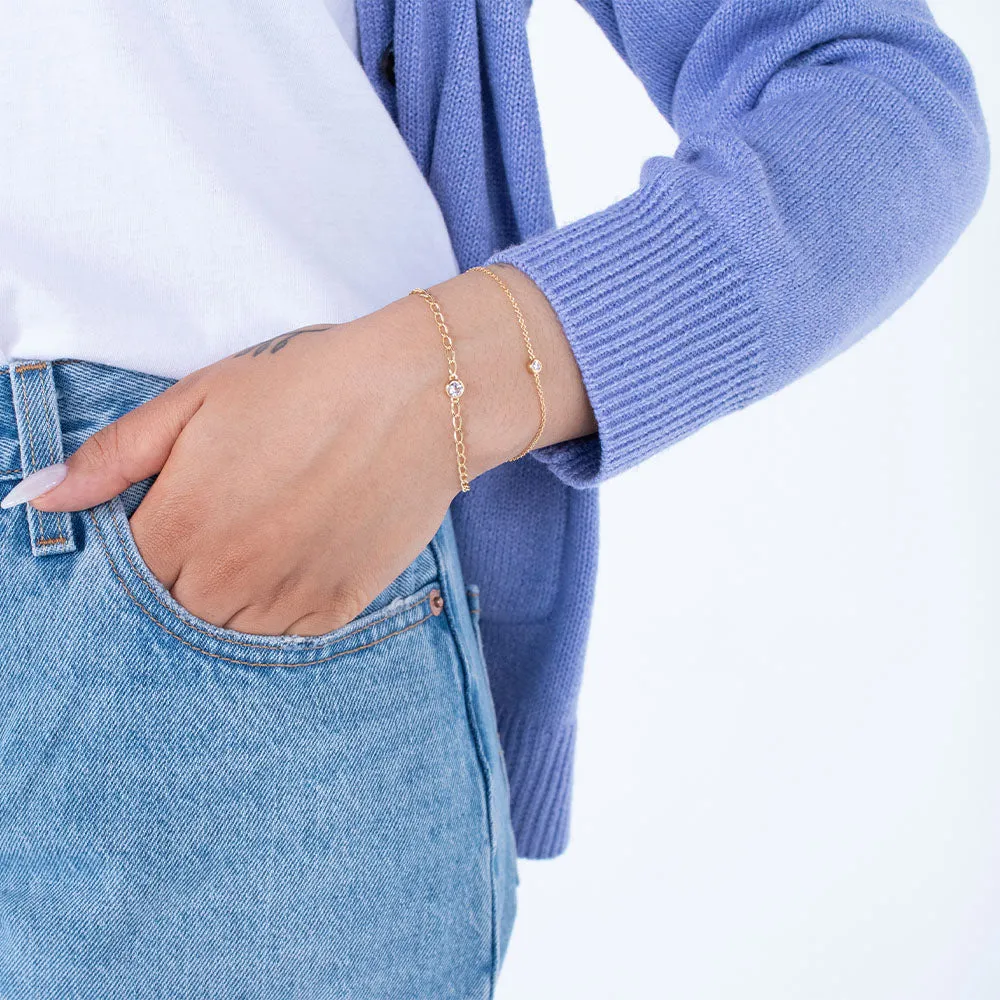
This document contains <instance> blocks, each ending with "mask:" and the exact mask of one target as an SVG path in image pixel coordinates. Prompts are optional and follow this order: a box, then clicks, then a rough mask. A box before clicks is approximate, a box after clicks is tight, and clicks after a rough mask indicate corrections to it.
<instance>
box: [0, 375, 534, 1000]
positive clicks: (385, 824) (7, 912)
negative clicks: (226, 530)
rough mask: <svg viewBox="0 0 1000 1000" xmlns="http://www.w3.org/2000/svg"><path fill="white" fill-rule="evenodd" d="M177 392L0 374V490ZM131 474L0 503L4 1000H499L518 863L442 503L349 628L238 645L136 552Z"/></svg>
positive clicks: (248, 639)
mask: <svg viewBox="0 0 1000 1000" xmlns="http://www.w3.org/2000/svg"><path fill="white" fill-rule="evenodd" d="M169 384H170V382H169V380H167V379H161V378H156V377H152V376H149V375H144V374H141V373H138V372H132V371H126V370H124V369H120V368H114V367H109V366H106V365H99V364H93V363H89V362H81V361H57V362H53V363H46V362H31V361H16V362H13V363H11V364H10V365H7V366H0V481H2V480H6V481H7V482H6V483H3V482H0V495H2V494H3V493H5V492H6V486H7V485H11V486H12V485H13V484H14V482H15V481H16V480H18V479H19V478H20V477H21V476H22V475H26V474H27V473H29V472H31V471H32V470H33V469H36V468H40V467H42V466H44V465H49V464H51V463H52V462H55V461H59V460H61V459H62V457H63V455H64V454H69V453H71V452H72V451H73V450H74V449H75V448H77V447H78V446H79V445H80V444H81V443H82V441H83V440H84V439H85V438H86V437H87V436H89V435H90V434H92V433H93V432H94V431H96V430H97V429H98V428H100V427H101V426H103V425H104V424H107V423H108V422H110V421H111V420H114V419H115V418H117V417H119V416H121V415H122V414H124V413H126V412H127V411H128V410H130V409H132V408H133V407H135V406H137V405H139V404H141V403H143V402H144V401H146V400H148V399H150V398H151V397H153V396H155V395H156V394H157V393H159V392H161V391H162V390H163V389H165V388H166V387H167V386H168V385H169ZM151 482H152V480H147V481H145V482H144V483H139V484H136V485H135V486H133V487H131V488H130V489H129V490H127V491H126V492H125V493H123V494H122V495H120V496H119V497H116V498H115V499H113V500H112V501H110V502H109V503H104V504H101V505H99V506H97V507H94V508H92V509H90V510H85V511H80V512H77V513H73V514H51V513H50V514H40V513H39V512H38V511H35V510H34V509H33V508H30V506H29V507H25V506H22V507H17V508H14V509H11V510H7V511H0V997H2V998H3V1000H28V998H30V1000H126V998H128V1000H138V998H143V1000H145V998H154V997H155V998H162V1000H196V998H197V1000H210V998H211V1000H215V998H218V1000H237V998H239V1000H251V998H267V1000H286V998H287V1000H291V998H296V1000H311V998H315V1000H319V998H324V1000H338V998H345V1000H346V998H351V1000H433V998H438V997H454V998H462V1000H464V998H489V997H491V996H492V995H493V990H494V984H495V980H496V976H497V973H498V970H499V968H500V965H501V962H502V960H503V957H504V954H505V951H506V947H507V942H508V939H509V936H510V932H511V927H512V924H513V920H514V914H515V909H516V902H515V898H516V897H515V887H516V883H517V867H516V854H515V848H514V838H513V832H512V830H511V825H510V808H509V802H508V788H507V779H506V772H505V770H504V764H503V760H502V756H501V752H500V747H499V742H498V739H497V730H496V719H495V716H494V711H493V703H492V700H491V698H490V691H489V686H488V682H487V675H486V670H485V663H484V661H483V653H482V643H481V639H480V635H479V631H478V628H479V626H478V599H479V593H478V588H477V587H476V585H475V584H472V583H468V584H467V583H466V582H465V581H464V580H463V577H462V570H461V566H460V564H459V558H458V553H457V551H456V548H455V537H454V533H453V530H452V524H451V516H450V512H449V514H448V516H446V517H445V520H444V521H443V522H442V524H441V526H440V528H439V529H438V531H437V533H436V535H435V536H434V538H433V540H432V541H431V542H430V544H429V545H428V546H427V547H426V548H425V549H424V551H423V552H421V553H420V555H419V556H417V558H416V559H415V560H414V561H413V563H412V564H411V565H410V566H409V567H407V569H405V570H404V571H403V572H402V573H401V574H400V576H399V577H398V578H397V579H396V580H395V581H393V583H391V584H390V585H389V586H388V587H387V588H386V589H385V590H384V591H383V592H382V593H381V594H379V595H378V597H376V598H375V599H374V600H373V601H372V602H371V604H370V605H369V606H368V607H367V608H365V610H364V611H363V612H362V613H361V614H360V615H358V616H357V617H356V618H355V619H354V620H353V621H352V622H350V623H349V624H347V625H345V626H343V627H342V628H339V629H337V630H336V631H335V632H330V633H327V634H326V635H322V636H318V637H311V638H305V637H293V636H260V635H249V634H245V633H241V632H235V631H231V630H228V629H225V628H219V627H216V626H214V625H212V624H209V623H208V622H206V621H203V620H201V619H199V618H197V617H195V616H194V615H192V614H190V613H189V612H188V611H187V610H185V609H184V608H183V607H181V606H180V605H179V604H178V603H177V602H176V601H175V600H174V599H173V598H172V597H171V595H170V593H169V592H168V591H167V590H165V588H164V587H163V586H161V584H160V583H159V582H158V581H157V580H156V578H155V577H154V576H153V575H152V573H150V571H149V569H148V568H147V567H146V566H145V565H144V564H143V561H142V558H141V556H140V555H139V551H138V549H137V548H136V545H135V542H134V541H133V538H132V535H131V532H130V528H129V516H130V515H131V513H132V512H133V511H134V510H135V508H136V507H137V506H138V504H139V502H140V500H141V499H142V497H143V496H144V495H145V492H146V490H147V489H148V488H149V485H150V484H151ZM330 516H335V512H331V514H330Z"/></svg>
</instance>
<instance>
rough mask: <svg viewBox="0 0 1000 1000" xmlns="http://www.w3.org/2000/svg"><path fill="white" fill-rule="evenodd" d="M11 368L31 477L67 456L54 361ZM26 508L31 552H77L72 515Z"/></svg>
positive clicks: (16, 411)
mask: <svg viewBox="0 0 1000 1000" xmlns="http://www.w3.org/2000/svg"><path fill="white" fill-rule="evenodd" d="M8 370H9V372H10V380H11V391H12V394H13V397H14V414H15V417H16V419H17V435H18V439H19V441H20V444H21V469H22V475H24V476H28V475H30V474H31V473H32V472H37V471H38V469H43V468H45V466H47V465H55V464H56V463H57V462H62V461H63V460H64V458H65V456H64V454H63V440H62V425H61V423H60V422H59V404H58V402H57V400H56V386H55V381H54V379H53V377H52V362H50V361H22V362H17V363H14V364H11V365H10V366H9V367H8ZM24 508H25V511H26V516H27V518H28V533H29V535H30V537H31V551H32V552H33V553H34V554H35V555H36V556H53V555H59V554H60V553H63V552H75V551H76V537H75V534H74V531H73V518H72V515H71V514H69V513H64V512H61V511H60V512H51V513H48V512H43V511H40V510H36V509H35V508H34V507H32V506H31V504H30V503H26V504H25V505H24Z"/></svg>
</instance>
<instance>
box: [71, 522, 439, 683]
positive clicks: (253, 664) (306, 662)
mask: <svg viewBox="0 0 1000 1000" xmlns="http://www.w3.org/2000/svg"><path fill="white" fill-rule="evenodd" d="M88 513H89V514H90V516H91V518H92V519H93V521H94V527H95V528H96V530H97V534H98V537H99V538H100V539H101V545H102V546H103V548H104V554H105V556H106V557H107V560H108V565H109V566H110V567H111V572H112V573H114V575H115V576H116V577H117V578H118V582H119V583H120V584H121V587H122V590H124V591H125V593H126V594H127V595H128V597H129V600H131V601H132V603H133V604H134V605H135V606H136V607H137V608H138V609H139V610H140V611H141V612H142V613H143V614H144V615H145V616H146V617H147V618H149V620H150V621H151V622H152V623H153V624H154V625H156V626H157V627H158V628H161V629H163V631H164V632H166V633H167V635H169V636H171V637H172V638H174V639H176V640H177V641H178V642H179V643H181V644H183V645H185V646H187V647H188V648H189V649H193V650H195V652H198V653H201V654H202V655H203V656H210V657H212V658H213V659H216V660H223V661H224V662H226V663H237V664H240V665H242V666H247V667H258V668H261V669H268V668H271V667H311V666H314V665H315V664H318V663H327V662H329V661H330V660H335V659H337V658H338V657H340V656H347V655H348V654H349V653H357V652H359V651H360V650H362V649H370V648H371V647H372V646H377V645H378V644H379V643H381V642H385V640H386V639H391V638H392V637H393V636H394V635H400V634H401V633H403V632H408V631H409V630H410V629H411V628H416V627H417V626H418V625H422V624H423V623H424V622H425V621H427V619H428V618H434V617H436V615H435V614H434V612H433V611H429V612H428V613H427V614H426V615H424V616H423V618H418V619H417V620H416V621H415V622H410V624H409V625H405V626H404V627H403V628H400V629H396V631H395V632H389V633H388V634H387V635H384V636H382V637H381V638H380V639H375V640H373V641H372V642H366V643H362V644H361V645H360V646H352V647H351V648H350V649H342V650H340V651H339V652H336V653H331V654H330V655H329V656H324V657H321V658H319V659H315V660H304V661H302V662H301V663H258V662H256V661H255V660H237V659H235V658H234V657H231V656H223V655H222V654H221V653H212V652H210V651H209V650H207V649H202V648H201V647H200V646H196V645H195V644H194V643H193V642H188V640H187V639H184V638H182V637H181V636H179V635H178V634H177V633H176V632H172V631H171V630H170V629H169V628H167V626H166V625H164V624H163V622H161V621H160V620H159V619H158V618H157V617H156V616H155V615H153V614H151V613H150V611H149V610H148V609H147V608H145V607H144V606H143V604H142V602H141V601H140V600H139V599H138V598H137V597H136V596H135V594H133V593H132V591H131V590H129V587H128V584H127V583H126V582H125V580H124V578H123V577H122V575H121V574H120V573H119V572H118V568H117V567H116V566H115V563H114V560H113V559H112V557H111V552H110V550H109V549H108V543H107V540H106V539H105V537H104V534H103V532H102V531H101V528H100V525H98V523H97V519H96V518H95V517H94V515H93V513H92V512H91V511H88ZM428 600H430V594H428V595H427V596H426V597H424V598H422V599H421V600H420V601H418V602H417V603H416V604H414V605H411V606H410V607H409V608H407V609H406V610H408V611H409V610H413V609H414V608H418V607H420V605H421V604H423V603H424V602H425V601H428ZM167 610H169V609H167ZM175 617H176V616H175ZM386 617H387V618H388V617H392V616H391V615H387V616H386ZM385 620H386V619H385V618H382V619H380V621H385ZM178 621H180V619H178ZM183 624H185V625H186V626H187V623H186V622H184V623H183ZM372 624H376V623H374V622H373V623H372ZM187 627H190V626H187ZM219 641H220V642H227V641H229V640H226V639H221V640H219Z"/></svg>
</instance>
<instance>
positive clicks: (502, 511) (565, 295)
mask: <svg viewBox="0 0 1000 1000" xmlns="http://www.w3.org/2000/svg"><path fill="white" fill-rule="evenodd" d="M580 2H581V3H582V5H583V6H584V7H585V8H586V9H587V10H588V11H589V13H590V14H591V16H592V17H593V18H594V19H595V21H596V22H597V23H598V24H599V25H600V27H601V29H603V31H604V33H605V35H606V36H607V38H608V39H609V41H610V43H611V45H613V46H614V48H615V49H616V50H617V52H618V54H619V55H620V56H621V58H622V59H623V60H625V62H626V63H627V65H628V66H629V67H630V69H631V70H632V71H633V72H634V73H635V74H636V75H637V76H638V78H639V79H640V80H641V81H642V83H643V85H644V87H645V89H646V91H647V93H648V94H649V96H650V97H651V98H652V100H653V102H654V103H655V105H656V107H657V108H658V109H659V111H660V112H661V114H662V115H663V116H664V117H665V118H666V120H667V121H668V122H669V123H670V124H671V126H672V127H673V128H674V130H675V131H676V132H677V134H678V136H679V138H680V145H679V147H678V149H677V151H676V153H675V155H674V156H673V157H669V156H653V157H651V158H650V159H648V160H646V161H645V163H643V165H642V168H641V172H640V174H639V178H638V184H637V186H636V189H635V190H634V191H633V192H632V193H631V194H629V195H628V196H627V197H625V198H623V199H622V200H621V201H618V202H615V203H614V204H612V205H609V206H608V207H607V208H605V209H603V210H602V211H599V212H596V213H594V214H592V215H589V216H586V217H584V218H582V219H579V220H577V221H575V222H572V223H570V224H568V225H564V226H562V227H559V228H556V227H555V222H554V217H553V213H552V205H551V201H550V195H549V187H548V178H547V174H546V166H545V158H544V152H543V147H542V135H541V129H540V124H539V116H538V109H537V104H536V98H535V91H534V85H533V81H532V72H531V63H530V60H529V53H528V42H527V34H526V20H527V14H528V8H529V6H530V0H395V2H394V0H357V10H358V27H359V34H360V43H361V58H362V65H363V67H364V69H365V72H366V73H367V75H368V78H369V80H370V81H371V83H372V86H373V87H374V88H375V90H376V92H377V93H378V95H379V97H380V98H381V100H382V102H383V103H384V105H385V107H386V108H387V110H388V111H389V113H390V114H391V115H392V117H393V120H394V121H395V123H396V125H397V126H398V128H399V130H400V132H401V133H402V135H403V137H404V139H405V141H406V143H407V145H408V146H409V148H410V150H411V152H412V154H413V156H414V158H415V159H416V161H417V163H418V165H419V166H420V168H421V169H422V171H423V173H424V175H425V177H426V178H427V180H428V181H429V183H430V185H431V188H432V189H433V191H434V193H435V195H436V197H437V199H438V201H439V203H440V205H441V209H442V212H443V214H444V218H445V221H446V224H447V226H448V229H449V232H450V234H451V238H452V241H453V243H454V247H455V253H456V256H457V259H458V262H459V265H460V266H461V267H462V268H463V269H465V268H467V267H470V266H472V265H473V264H480V263H487V262H500V261H503V262H507V263H510V264H513V265H515V266H517V267H518V268H520V269H521V270H523V271H524V272H526V273H527V274H528V275H530V277H531V278H533V279H534V281H535V282H536V283H537V284H538V285H539V287H540V288H541V289H542V291H543V292H544V293H545V294H546V296H547V297H548V298H549V300H550V301H551V303H552V305H553V307H554V309H555V311H556V313H557V315H558V316H559V318H560V320H561V321H562V325H563V328H564V330H565V333H566V336H567V337H568V339H569V342H570V344H571V346H572V349H573V351H574V354H575V356H576V360H577V362H578V363H579V366H580V370H581V372H582V374H583V379H584V384H585V386H586V389H587V392H588V394H589V398H590V401H591V403H592V405H593V408H594V411H595V414H596V417H597V426H598V431H597V433H596V434H593V435H590V436H589V437H586V438H581V439H578V440H577V441H573V442H569V443H563V444H557V445H551V446H548V447H545V448H541V449H538V450H536V451H534V452H533V453H532V454H531V455H529V456H527V457H525V458H523V459H521V460H520V461H519V462H515V463H510V464H507V465H504V466H501V467H499V468H496V469H493V470H491V471H490V472H488V473H486V474H484V475H482V476H480V477H479V478H477V479H476V480H475V481H474V483H473V484H472V489H471V491H470V492H469V493H467V494H460V495H459V496H458V497H456V499H455V501H454V504H453V508H452V511H453V515H454V519H455V529H456V533H457V536H458V542H459V547H460V553H461V558H462V566H463V572H464V573H465V575H466V579H467V580H468V581H470V582H475V583H478V584H479V585H480V587H481V600H482V605H481V607H482V612H481V615H482V617H481V627H482V637H483V644H484V649H485V654H486V659H487V663H488V667H489V673H490V681H491V686H492V691H493V696H494V700H495V703H496V708H497V717H498V722H499V728H500V737H501V743H502V746H503V748H504V751H505V757H506V763H507V773H508V776H509V780H510V789H511V809H512V818H513V822H514V829H515V833H516V836H517V845H518V853H519V855H521V856H522V857H551V856H553V855H556V854H558V853H560V852H561V851H562V850H563V849H564V848H565V846H566V842H567V837H568V817H569V802H570V787H571V777H572V763H573V748H574V734H575V718H576V701H577V693H578V690H579V686H580V677H581V670H582V666H583V660H584V653H585V648H586V642H587V633H588V626H589V619H590V612H591V603H592V597H593V589H594V577H595V570H596V561H597V538H598V491H597V490H596V489H594V487H596V486H597V485H598V484H599V483H601V482H603V481H604V480H606V479H608V478H609V477H611V476H614V475H616V474H617V473H620V472H622V471H623V470H625V469H628V468H630V467H632V466H634V465H636V464H637V463H639V462H642V461H643V460H644V459H646V458H648V457H649V456H651V455H654V454H656V453H658V452H660V451H662V450H663V449H665V448H667V447H669V446H670V445H671V444H672V443H674V442H675V441H677V440H679V439H680V438H683V437H685V436H686V435H688V434H691V433H692V432H694V431H696V430H698V428H700V427H702V426H704V425H705V424H707V423H708V422H710V421H713V420H716V419H718V418H719V417H721V416H723V415H724V414H727V413H730V412H731V411H733V410H738V409H740V408H741V407H744V406H746V405H747V404H748V403H751V402H753V401H754V400H757V399H760V398H761V397H763V396H766V395H768V394H769V393H771V392H774V391H775V390H776V389H778V388H779V387H781V386H783V385H786V384H787V383H788V382H790V381H791V380H793V379H795V378H798V377H799V376H801V375H803V374H804V373H806V372H808V371H809V370H811V369H813V368H815V367H817V366H818V365H820V364H822V363H823V362H824V361H826V360H828V359H829V358H831V357H833V356H834V355H836V354H838V353H839V352H840V351H842V350H844V349H845V348H846V347H847V346H849V345H850V344H851V343H853V342H854V341H856V340H857V339H858V338H859V337H861V336H862V335H863V334H865V333H866V332H868V331H870V330H872V329H873V328H875V327H876V326H878V325H879V323H881V322H882V320H884V319H885V318H886V317H887V316H888V315H889V314H890V313H892V312H893V311H894V310H895V309H896V308H898V307H899V306H900V304H901V303H903V302H904V301H905V300H906V299H907V298H908V297H909V296H910V295H912V294H913V292H914V291H915V290H916V288H917V287H918V286H919V285H920V284H921V283H922V282H923V281H924V279H925V278H926V277H927V276H928V275H929V274H930V273H931V271H932V270H933V269H934V268H935V267H936V265H937V264H938V263H939V262H940V261H941V259H942V258H943V257H944V256H945V254H946V253H947V251H948V249H949V248H950V247H951V245H952V244H953V243H954V241H955V240H956V239H957V237H958V236H959V234H960V233H961V232H962V230H963V229H964V228H965V226H966V225H967V224H968V223H969V221H970V219H971V218H972V216H973V215H974V214H975V212H976V210H977V209H978V207H979V204H980V202H981V200H982V197H983V194H984V189H985V185H986V178H987V173H988V161H989V153H988V142H987V136H986V131H985V127H984V124H983V119H982V115H981V110H980V106H979V102H978V98H977V95H976V90H975V85H974V81H973V77H972V74H971V72H970V69H969V66H968V64H967V62H966V60H965V58H964V57H963V54H962V52H961V51H960V50H959V49H958V47H957V46H956V45H955V44H954V42H952V41H951V40H950V39H949V38H948V37H947V36H946V35H944V34H943V33H942V32H941V31H940V30H939V29H938V27H937V26H936V24H935V22H934V20H933V18H932V16H931V14H930V12H929V11H928V9H927V7H926V5H925V4H924V3H922V2H918V0H580ZM580 169H581V170H586V169H587V168H586V164H581V166H580ZM468 405H469V406H472V405H474V400H469V403H468ZM469 446H470V447H474V444H473V443H472V442H470V443H469Z"/></svg>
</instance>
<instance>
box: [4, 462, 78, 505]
mask: <svg viewBox="0 0 1000 1000" xmlns="http://www.w3.org/2000/svg"><path fill="white" fill-rule="evenodd" d="M65 478H66V463H65V462H58V463H56V464H55V465H47V466H45V468H44V469H38V470H37V471H35V472H32V473H31V475H30V476H25V477H24V479H22V480H21V481H20V482H19V483H18V484H17V485H16V486H15V487H14V488H13V489H12V490H11V491H10V493H8V494H7V495H6V496H5V497H4V498H3V500H0V509H3V510H7V509H8V508H10V507H16V506H17V505H18V504H19V503H25V502H26V501H28V500H35V499H37V498H38V497H40V496H41V495H42V494H43V493H48V492H49V490H51V489H55V487H56V486H58V485H59V484H60V483H61V482H62V481H63V480H64V479H65Z"/></svg>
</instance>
